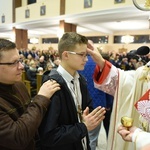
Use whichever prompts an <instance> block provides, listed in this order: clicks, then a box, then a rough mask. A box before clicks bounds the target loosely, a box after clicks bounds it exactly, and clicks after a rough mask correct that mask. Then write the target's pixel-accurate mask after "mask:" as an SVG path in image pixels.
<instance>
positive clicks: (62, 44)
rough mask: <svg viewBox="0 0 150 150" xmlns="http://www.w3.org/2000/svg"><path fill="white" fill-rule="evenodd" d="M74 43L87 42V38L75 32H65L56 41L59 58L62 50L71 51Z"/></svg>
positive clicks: (74, 45) (74, 46)
mask: <svg viewBox="0 0 150 150" xmlns="http://www.w3.org/2000/svg"><path fill="white" fill-rule="evenodd" d="M76 44H88V39H87V38H86V37H85V36H83V35H80V34H78V33H76V32H66V33H64V34H63V36H62V38H61V39H60V41H59V43H58V53H59V57H60V58H61V56H62V53H63V52H64V51H73V50H74V49H75V48H76Z"/></svg>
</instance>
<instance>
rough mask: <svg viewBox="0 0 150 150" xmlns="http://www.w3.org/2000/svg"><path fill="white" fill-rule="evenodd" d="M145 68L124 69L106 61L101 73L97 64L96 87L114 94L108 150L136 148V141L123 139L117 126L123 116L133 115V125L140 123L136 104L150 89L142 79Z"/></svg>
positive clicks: (95, 73)
mask: <svg viewBox="0 0 150 150" xmlns="http://www.w3.org/2000/svg"><path fill="white" fill-rule="evenodd" d="M143 68H144V66H143V67H140V68H138V69H137V70H133V71H123V70H120V69H118V68H116V67H115V66H113V65H112V64H111V63H109V62H108V61H106V62H105V66H104V68H103V70H102V72H101V73H100V68H99V66H96V69H95V72H94V83H95V87H96V88H98V89H100V90H102V91H104V92H107V93H109V94H111V95H113V96H114V102H113V111H112V115H111V121H110V130H109V137H108V143H107V145H108V146H107V150H134V149H135V144H134V143H131V142H125V141H124V140H122V138H121V136H120V135H119V134H118V133H117V128H118V125H119V124H120V120H121V117H123V116H128V117H132V118H133V119H134V122H133V125H135V126H138V124H139V116H140V114H139V113H138V111H137V110H136V109H135V107H134V105H135V103H136V102H137V100H139V99H140V98H141V97H142V95H144V93H146V91H147V90H148V89H149V87H148V82H147V81H146V80H141V79H140V78H141V77H142V76H143Z"/></svg>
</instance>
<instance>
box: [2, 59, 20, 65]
mask: <svg viewBox="0 0 150 150" xmlns="http://www.w3.org/2000/svg"><path fill="white" fill-rule="evenodd" d="M22 62H23V60H22V59H19V60H16V61H15V62H12V63H11V62H7V63H0V65H9V66H16V65H18V64H19V63H22Z"/></svg>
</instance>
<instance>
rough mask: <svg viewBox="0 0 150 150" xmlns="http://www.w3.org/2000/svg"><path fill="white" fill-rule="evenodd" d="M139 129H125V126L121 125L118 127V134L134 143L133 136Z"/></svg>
mask: <svg viewBox="0 0 150 150" xmlns="http://www.w3.org/2000/svg"><path fill="white" fill-rule="evenodd" d="M136 129H137V127H130V128H128V127H124V126H123V125H120V126H119V127H118V130H117V132H118V133H119V134H120V135H121V137H122V139H123V140H125V141H128V142H132V136H133V133H134V131H135V130H136Z"/></svg>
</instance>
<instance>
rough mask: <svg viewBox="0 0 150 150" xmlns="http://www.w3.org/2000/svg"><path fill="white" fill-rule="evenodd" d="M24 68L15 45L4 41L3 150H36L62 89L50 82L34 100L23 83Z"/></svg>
mask: <svg viewBox="0 0 150 150" xmlns="http://www.w3.org/2000/svg"><path fill="white" fill-rule="evenodd" d="M23 68H24V67H23V64H22V63H21V60H20V57H19V52H18V50H17V49H16V45H15V43H13V42H11V41H8V40H5V39H0V149H1V150H12V149H17V150H34V149H35V139H34V137H35V136H36V132H37V130H38V127H39V125H40V123H41V121H42V118H43V117H44V115H45V113H46V110H47V107H48V106H49V103H50V97H51V96H52V95H53V93H54V92H56V91H57V90H59V89H60V87H59V84H58V83H56V81H54V82H51V81H47V82H45V83H44V84H43V86H42V87H41V88H40V90H39V92H38V94H37V95H36V96H35V97H34V98H33V99H32V102H31V98H30V96H29V94H28V92H27V89H26V87H25V85H24V84H23V83H22V82H21V78H22V71H23Z"/></svg>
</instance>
